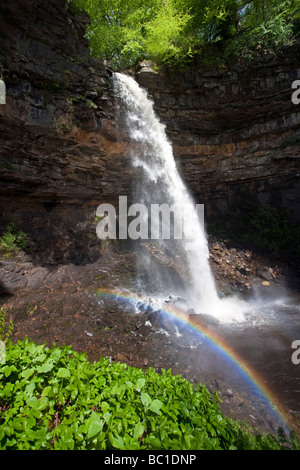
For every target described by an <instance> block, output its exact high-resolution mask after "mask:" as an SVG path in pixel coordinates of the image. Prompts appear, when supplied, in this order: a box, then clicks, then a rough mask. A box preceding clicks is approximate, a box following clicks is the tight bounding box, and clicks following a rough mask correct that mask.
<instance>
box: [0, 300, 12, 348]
mask: <svg viewBox="0 0 300 470" xmlns="http://www.w3.org/2000/svg"><path fill="white" fill-rule="evenodd" d="M13 329H14V322H13V321H12V320H9V322H7V312H6V310H5V308H4V307H1V308H0V342H2V343H7V342H8V339H9V337H10V336H11V334H12V331H13Z"/></svg>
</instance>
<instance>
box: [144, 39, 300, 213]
mask: <svg viewBox="0 0 300 470" xmlns="http://www.w3.org/2000/svg"><path fill="white" fill-rule="evenodd" d="M299 64H300V44H297V45H295V46H293V47H289V48H287V49H286V50H285V51H283V52H282V54H281V55H279V56H277V57H275V56H272V55H270V56H265V57H263V58H261V59H257V60H255V61H253V62H252V63H251V68H249V66H248V67H247V68H243V67H242V66H240V67H233V68H232V69H230V70H225V71H220V72H203V70H201V64H197V63H195V64H194V66H193V67H191V68H190V69H189V70H188V71H184V72H180V71H178V70H177V71H176V72H170V71H168V72H165V73H161V72H160V74H159V75H158V74H156V73H154V72H153V71H152V70H151V68H150V67H149V66H147V64H145V65H144V66H143V67H141V68H140V70H139V71H138V72H137V74H136V77H137V80H138V81H139V83H140V84H141V85H142V86H145V87H147V88H148V90H149V92H150V95H151V96H152V99H153V100H154V103H155V108H156V111H157V113H158V114H159V116H160V117H161V120H162V121H163V122H164V123H165V124H166V129H167V132H168V135H169V137H170V139H171V141H172V143H173V146H174V154H175V156H176V159H177V162H178V166H179V168H180V170H181V173H182V174H183V175H184V178H185V179H186V181H187V184H188V186H189V187H190V189H191V191H192V192H193V194H194V196H195V198H196V200H197V202H198V203H204V204H205V207H206V214H207V216H208V217H220V216H226V213H228V211H230V210H233V211H237V212H239V211H243V210H244V209H245V208H247V207H248V206H249V204H251V205H252V206H256V205H261V204H270V205H274V206H278V207H284V208H288V209H289V210H291V211H293V213H294V217H295V218H296V219H298V220H300V208H299V189H300V187H299V177H300V172H299V156H300V155H299V143H300V108H299V106H295V105H294V104H293V103H292V100H291V97H292V93H293V91H292V83H293V81H294V80H296V79H299V78H300V68H299Z"/></svg>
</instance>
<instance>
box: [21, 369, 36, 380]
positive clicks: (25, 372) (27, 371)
mask: <svg viewBox="0 0 300 470" xmlns="http://www.w3.org/2000/svg"><path fill="white" fill-rule="evenodd" d="M34 372H35V370H34V369H25V370H23V372H22V373H21V377H24V379H25V380H26V379H28V378H29V377H31V376H32V374H34Z"/></svg>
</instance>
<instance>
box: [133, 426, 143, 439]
mask: <svg viewBox="0 0 300 470" xmlns="http://www.w3.org/2000/svg"><path fill="white" fill-rule="evenodd" d="M144 431H145V426H144V425H143V424H142V423H137V424H136V425H135V427H134V431H133V437H134V438H135V439H138V438H139V437H141V436H142V435H143V433H144Z"/></svg>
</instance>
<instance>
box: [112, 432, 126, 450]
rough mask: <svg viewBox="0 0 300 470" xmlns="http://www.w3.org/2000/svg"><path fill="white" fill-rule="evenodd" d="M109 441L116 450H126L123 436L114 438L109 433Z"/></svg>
mask: <svg viewBox="0 0 300 470" xmlns="http://www.w3.org/2000/svg"><path fill="white" fill-rule="evenodd" d="M109 440H110V442H111V445H112V446H113V447H114V448H115V449H120V450H123V449H124V441H123V438H122V437H121V436H114V435H113V434H112V433H111V432H110V433H109Z"/></svg>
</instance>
